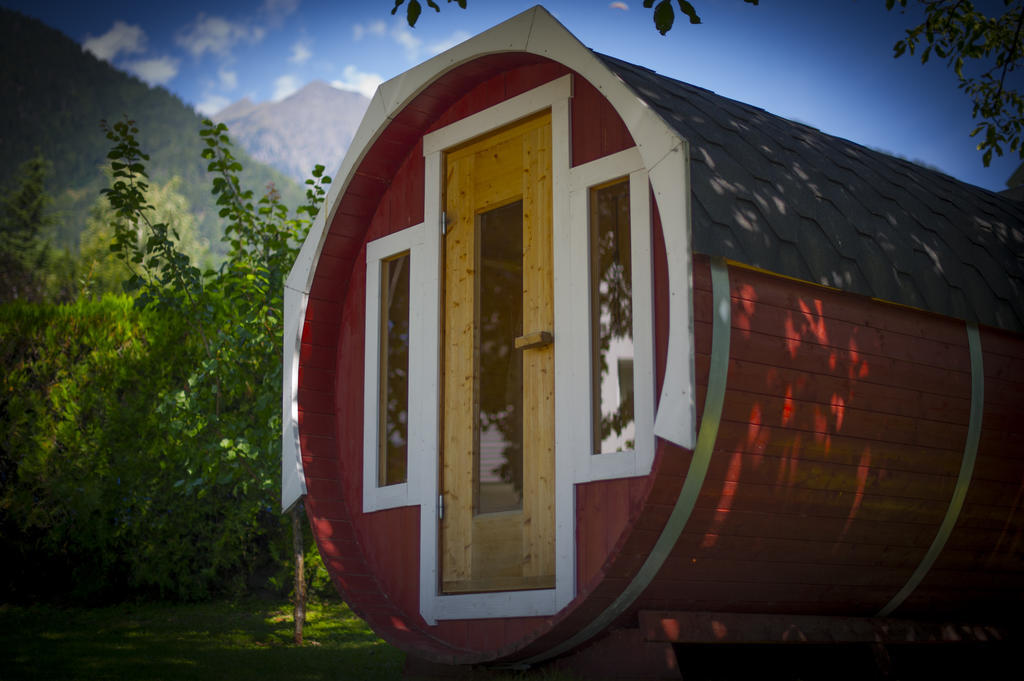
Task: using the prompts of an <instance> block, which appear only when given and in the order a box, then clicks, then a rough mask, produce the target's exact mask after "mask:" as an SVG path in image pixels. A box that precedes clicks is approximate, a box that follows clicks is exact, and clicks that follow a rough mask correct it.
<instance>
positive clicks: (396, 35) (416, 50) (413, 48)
mask: <svg viewBox="0 0 1024 681" xmlns="http://www.w3.org/2000/svg"><path fill="white" fill-rule="evenodd" d="M391 38H392V39H393V40H394V41H395V42H396V43H398V44H399V45H401V47H402V49H404V50H405V57H406V59H408V60H409V61H410V62H413V63H416V62H418V61H419V60H420V59H419V56H420V46H421V45H422V44H423V41H422V40H420V39H419V38H417V37H416V36H414V35H413V34H412V31H410V30H409V29H407V28H405V27H404V26H395V28H394V29H392V31H391Z"/></svg>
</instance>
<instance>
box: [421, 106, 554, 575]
mask: <svg viewBox="0 0 1024 681" xmlns="http://www.w3.org/2000/svg"><path fill="white" fill-rule="evenodd" d="M445 182H446V183H445V211H446V215H447V222H448V227H447V230H446V235H445V237H444V240H445V245H444V255H445V266H444V272H445V275H444V338H443V342H444V351H443V379H442V391H443V398H442V404H443V414H442V436H441V480H442V483H441V485H442V504H443V506H442V508H443V512H442V518H441V581H442V583H441V590H442V591H443V592H445V593H460V592H478V591H505V590H512V589H540V588H552V587H554V583H555V541H554V540H555V530H554V525H555V505H554V504H555V502H554V489H555V488H554V482H555V479H554V478H555V457H554V451H555V445H554V441H555V436H554V430H555V428H554V417H555V414H554V344H553V338H552V332H553V328H554V314H553V301H552V298H553V286H552V264H553V263H552V257H551V116H550V113H545V114H542V115H537V116H534V117H531V118H529V119H527V120H524V121H520V122H518V123H516V124H513V125H511V126H508V127H506V128H504V129H501V130H499V131H496V132H495V133H492V134H489V135H487V136H486V137H485V138H483V139H478V140H474V141H472V142H469V143H467V144H465V145H463V146H462V147H459V148H456V149H454V150H451V151H449V152H448V153H447V154H446V159H445Z"/></svg>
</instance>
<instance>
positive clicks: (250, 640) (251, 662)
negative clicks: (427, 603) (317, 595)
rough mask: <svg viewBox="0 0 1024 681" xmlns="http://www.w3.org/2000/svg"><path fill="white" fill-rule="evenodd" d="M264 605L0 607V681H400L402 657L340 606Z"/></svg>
mask: <svg viewBox="0 0 1024 681" xmlns="http://www.w3.org/2000/svg"><path fill="white" fill-rule="evenodd" d="M291 640H292V620H291V610H290V607H289V606H288V605H283V604H279V603H267V602H263V601H243V602H240V603H211V604H198V605H119V606H114V607H106V608H92V609H84V608H73V609H60V608H51V607H44V606H36V607H30V608H22V607H16V606H6V605H4V606H0V678H2V679H3V680H4V681H15V680H21V679H48V680H49V679H62V680H64V679H67V680H69V681H70V680H72V679H82V680H86V679H89V680H92V679H140V680H149V679H152V680H156V679H161V680H162V679H167V680H179V679H181V680H192V679H195V680H204V679H210V680H211V681H213V680H216V681H231V680H232V679H239V680H241V679H245V680H246V681H259V680H261V679H275V680H277V679H288V680H289V681H304V680H306V679H309V680H313V679H318V680H319V679H367V680H370V681H372V680H374V679H381V680H383V679H399V678H401V671H402V665H403V662H404V657H405V656H404V655H403V653H401V652H400V651H398V650H397V649H395V648H393V647H391V646H390V645H388V644H386V643H384V642H383V641H382V640H380V639H379V638H377V637H376V636H375V635H374V634H373V632H371V631H370V630H369V629H368V628H367V626H366V625H365V624H364V623H363V621H362V620H360V619H359V618H358V617H356V616H355V615H353V614H352V612H351V611H350V610H349V609H348V607H347V606H346V605H344V604H341V603H331V604H320V605H314V606H311V607H310V611H309V616H308V621H307V624H306V630H305V644H304V645H303V646H302V647H301V648H299V647H297V646H295V645H293V644H292V642H291Z"/></svg>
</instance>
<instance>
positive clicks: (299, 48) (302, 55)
mask: <svg viewBox="0 0 1024 681" xmlns="http://www.w3.org/2000/svg"><path fill="white" fill-rule="evenodd" d="M312 56H313V53H312V52H310V51H309V48H308V47H307V46H306V44H305V43H303V42H302V41H301V40H300V41H299V42H297V43H295V44H294V45H292V56H290V57H288V61H290V62H291V63H293V64H304V63H305V62H307V61H309V58H310V57H312Z"/></svg>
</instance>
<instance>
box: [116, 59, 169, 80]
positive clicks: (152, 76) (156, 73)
mask: <svg viewBox="0 0 1024 681" xmlns="http://www.w3.org/2000/svg"><path fill="white" fill-rule="evenodd" d="M178 63H179V62H178V60H177V59H174V58H173V57H154V58H153V59H138V60H136V61H130V62H127V63H125V64H124V68H125V70H127V71H128V72H129V73H134V74H135V75H136V76H138V77H139V78H141V79H142V80H144V81H146V82H147V83H149V84H150V85H166V84H167V83H168V81H170V80H171V79H172V78H174V77H175V76H176V75H178Z"/></svg>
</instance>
